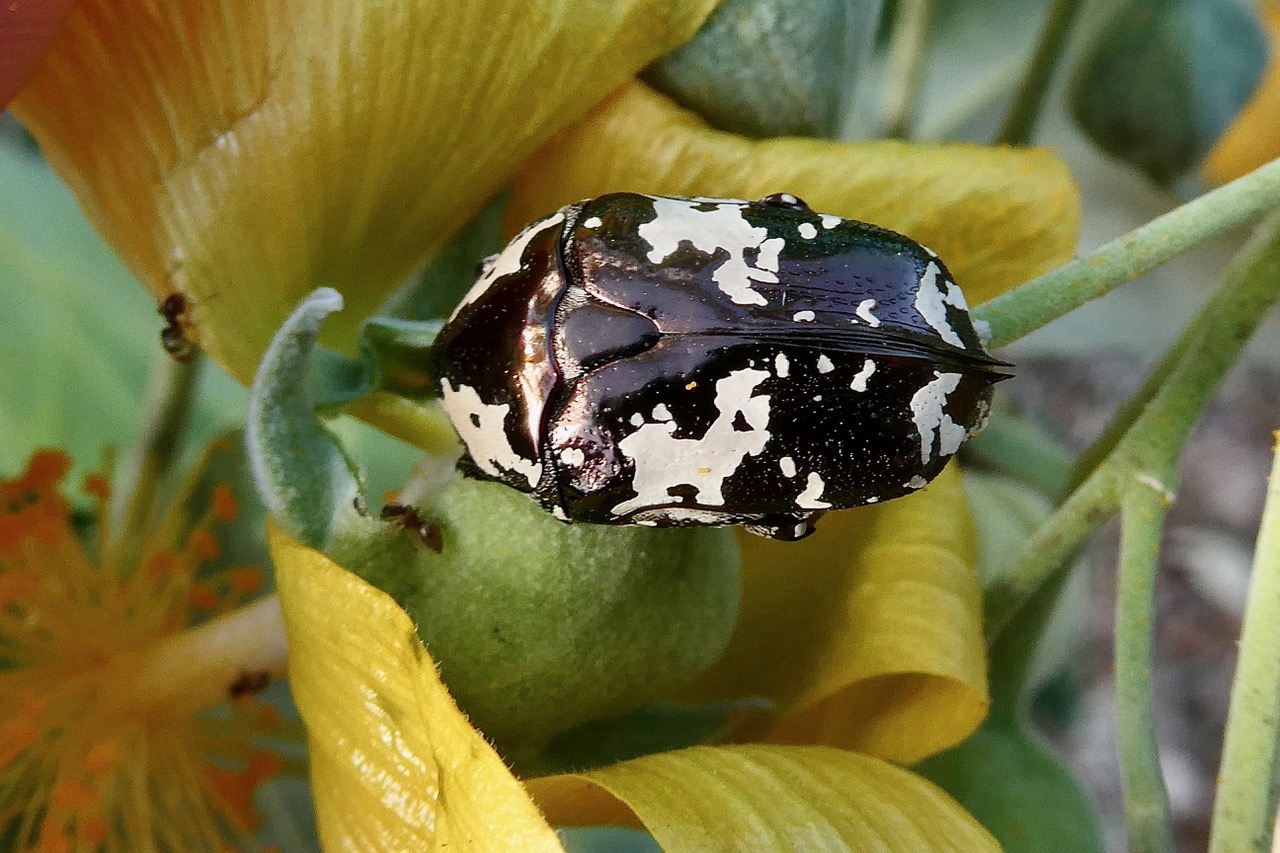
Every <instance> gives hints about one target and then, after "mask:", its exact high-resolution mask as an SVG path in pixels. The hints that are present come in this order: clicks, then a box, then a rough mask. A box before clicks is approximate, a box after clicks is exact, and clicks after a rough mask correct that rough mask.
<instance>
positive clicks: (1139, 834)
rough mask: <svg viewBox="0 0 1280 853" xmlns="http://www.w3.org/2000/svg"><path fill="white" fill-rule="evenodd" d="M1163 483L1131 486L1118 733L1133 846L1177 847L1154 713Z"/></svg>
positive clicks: (1121, 604) (1119, 620)
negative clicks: (1153, 666)
mask: <svg viewBox="0 0 1280 853" xmlns="http://www.w3.org/2000/svg"><path fill="white" fill-rule="evenodd" d="M1157 484H1158V481H1157V483H1153V484H1151V485H1148V484H1147V483H1146V482H1145V481H1137V480H1135V481H1133V482H1132V483H1131V485H1130V486H1129V487H1128V488H1127V489H1126V491H1125V495H1124V501H1123V509H1122V511H1121V515H1120V519H1121V523H1120V573H1119V577H1118V579H1117V590H1116V664H1115V665H1116V736H1117V739H1118V741H1119V746H1120V779H1121V783H1122V785H1123V788H1124V813H1125V822H1126V823H1127V825H1128V829H1129V849H1130V850H1134V851H1139V853H1146V852H1147V851H1170V850H1173V831H1172V828H1171V826H1170V823H1169V796H1168V794H1167V792H1166V791H1165V787H1164V777H1163V776H1161V774H1160V757H1159V753H1158V751H1157V748H1156V735H1155V727H1154V724H1153V720H1152V712H1153V710H1154V707H1155V703H1154V702H1153V697H1152V691H1151V637H1152V632H1153V627H1154V623H1155V583H1156V567H1157V563H1158V559H1159V556H1160V536H1161V533H1162V531H1163V528H1164V516H1165V509H1166V507H1167V505H1168V502H1169V497H1168V495H1167V493H1165V492H1164V490H1163V489H1161V488H1157V487H1153V486H1155V485H1157Z"/></svg>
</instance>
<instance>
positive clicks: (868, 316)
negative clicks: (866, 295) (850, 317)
mask: <svg viewBox="0 0 1280 853" xmlns="http://www.w3.org/2000/svg"><path fill="white" fill-rule="evenodd" d="M875 307H876V301H875V300H874V299H864V300H862V301H861V302H859V303H858V308H857V310H855V311H854V312H853V313H855V314H857V315H858V317H859V319H861V320H862V321H863V322H864V323H866V324H867V325H868V326H870V327H871V328H873V329H874V328H875V327H876V326H879V325H880V318H879V317H877V316H876V315H875V314H872V313H871V309H872V308H875Z"/></svg>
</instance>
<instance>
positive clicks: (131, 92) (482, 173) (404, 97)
mask: <svg viewBox="0 0 1280 853" xmlns="http://www.w3.org/2000/svg"><path fill="white" fill-rule="evenodd" d="M714 6H715V0H612V1H611V2H592V3H580V2H575V0H553V2H540V3H534V4H529V3H513V2H511V0H467V2H465V3H457V2H438V0H407V2H396V3H360V4H354V5H352V4H338V5H336V6H335V5H331V4H327V3H306V2H293V1H292V0H266V2H250V3H245V2H241V0H209V2H190V0H180V2H172V3H164V4H161V5H159V6H155V7H147V6H140V5H137V4H131V5H128V6H121V5H120V4H119V3H117V2H114V0H83V2H79V3H77V4H76V6H75V9H74V10H73V11H72V12H71V14H70V16H69V17H68V19H67V22H66V24H65V26H64V27H63V30H62V33H61V34H60V35H59V37H58V40H57V41H56V43H55V44H54V46H53V48H52V51H51V52H50V53H49V55H48V56H46V57H45V59H44V60H43V61H42V62H41V64H40V66H39V68H38V69H37V70H36V73H35V75H34V76H33V77H32V79H31V81H30V83H29V84H28V86H27V88H26V89H25V90H24V91H23V92H22V93H21V94H20V95H19V97H18V98H17V99H16V100H15V101H14V103H13V110H14V112H15V113H16V114H17V115H18V116H19V118H20V119H21V120H22V121H23V122H24V123H25V124H26V125H27V127H28V128H29V129H30V130H31V132H32V133H33V134H34V135H35V137H36V139H37V140H38V141H39V142H40V145H41V147H42V148H43V150H44V152H45V155H46V157H47V158H48V159H49V162H50V163H52V164H53V166H54V167H55V168H56V169H57V171H58V173H59V174H60V175H61V176H62V177H63V179H64V180H66V182H67V183H68V184H69V185H70V186H71V188H72V189H73V190H74V191H75V192H76V194H77V195H78V196H79V198H80V203H81V205H83V207H84V208H85V211H86V212H87V213H88V215H89V218H90V219H91V220H93V222H94V224H95V225H96V226H97V227H98V229H99V230H100V231H101V232H102V234H103V235H104V236H105V237H106V239H107V242H108V243H110V244H111V246H112V247H113V248H114V249H115V250H116V251H117V252H118V253H119V254H120V256H121V257H122V258H123V259H124V261H125V262H126V264H128V266H129V267H130V269H131V270H132V271H133V273H134V274H135V275H136V276H137V277H138V279H139V280H140V281H141V282H142V283H143V284H144V285H146V286H147V288H148V289H150V290H151V292H152V293H153V294H155V296H156V299H157V300H163V299H164V298H165V297H167V296H168V295H169V294H170V293H172V292H175V291H176V292H178V293H181V294H183V295H184V296H185V297H186V301H187V303H188V305H189V309H188V311H187V312H186V314H185V316H184V318H183V321H184V323H185V324H186V328H187V331H188V333H189V334H190V335H191V336H192V337H194V338H195V339H196V340H198V341H199V342H200V344H201V345H202V346H203V347H204V348H205V350H206V351H207V352H208V353H209V354H210V355H211V356H212V357H213V358H214V359H216V360H217V361H218V362H220V363H221V364H222V365H223V366H224V367H226V368H227V369H228V371H230V372H231V374H232V375H234V376H235V377H236V378H238V379H239V380H240V381H241V382H242V383H244V384H246V385H247V384H248V383H249V380H250V379H251V378H252V376H253V371H254V369H255V368H256V367H257V364H258V360H259V358H260V357H261V355H262V352H263V350H264V349H265V348H266V345H267V342H268V341H269V340H270V339H271V335H272V333H273V332H274V331H275V329H276V328H277V327H278V326H279V325H280V323H281V322H282V321H283V320H284V318H285V317H286V316H287V315H288V313H289V312H290V311H291V310H292V309H293V306H294V305H296V304H297V302H298V300H299V299H300V298H301V297H302V296H303V295H304V294H306V293H308V292H310V291H311V290H313V289H314V288H316V287H318V286H320V285H328V286H331V287H334V288H337V289H338V290H339V291H341V292H342V293H343V295H344V297H345V298H346V301H347V306H348V310H347V311H345V312H343V313H342V314H341V315H339V316H337V317H335V318H334V322H333V323H331V324H330V328H329V329H328V330H327V331H328V332H329V333H330V334H331V336H332V338H331V340H332V341H333V342H335V343H339V344H343V343H345V344H346V345H347V346H351V345H352V344H353V343H354V331H355V328H356V326H357V325H358V324H359V322H360V320H362V319H363V318H364V317H365V316H367V315H368V314H369V312H370V311H371V310H372V309H373V308H375V307H376V306H378V305H379V304H380V303H381V302H382V301H383V300H384V299H386V297H387V296H388V295H390V293H391V292H392V291H393V290H394V289H395V288H396V287H398V286H399V285H400V284H401V283H402V281H403V280H404V279H405V277H406V276H407V275H408V274H409V273H410V272H412V271H413V269H414V268H415V267H416V266H417V265H418V264H420V263H421V262H422V261H423V259H424V258H426V257H427V256H428V255H430V254H431V253H432V252H433V251H435V250H436V249H438V248H439V247H440V246H441V245H442V244H443V243H444V241H445V240H446V239H447V238H448V237H449V236H451V235H452V234H453V232H454V231H456V230H457V229H458V228H460V227H461V226H462V225H463V223H465V222H466V221H467V219H468V218H469V217H470V216H471V214H473V213H475V212H476V211H477V210H478V209H479V208H480V206H481V205H482V204H483V203H484V202H485V201H486V200H488V199H489V197H491V196H492V195H493V194H494V193H496V192H497V191H498V190H500V189H501V188H502V187H503V185H504V184H505V183H506V182H507V181H509V180H510V178H511V176H512V175H513V174H514V172H515V169H516V167H517V166H518V164H519V163H520V162H521V161H522V160H523V159H524V158H525V157H527V156H528V155H529V154H530V153H531V152H532V151H533V150H534V148H536V147H537V146H538V145H540V144H541V143H542V142H544V141H545V140H546V139H547V138H548V137H550V136H551V135H552V134H554V133H555V132H556V131H558V130H560V129H561V128H563V127H565V126H566V125H567V124H569V123H570V122H572V121H574V120H575V119H578V118H580V117H581V116H582V115H583V114H584V113H585V112H586V111H587V109H588V108H589V107H590V106H591V105H592V104H594V103H595V102H596V101H598V100H600V98H602V97H603V96H604V95H605V94H607V93H608V92H609V91H610V90H612V89H614V88H615V87H617V86H618V85H620V84H621V83H623V82H624V81H626V80H627V79H628V78H629V77H631V76H632V75H633V74H635V73H636V72H637V71H639V70H640V69H641V68H643V67H644V66H645V65H646V64H648V63H649V62H650V61H652V60H653V59H654V58H656V57H658V56H660V55H662V54H663V53H666V52H668V51H670V50H673V49H674V48H676V47H678V46H679V45H680V44H682V43H684V42H685V41H687V40H688V39H689V38H691V37H692V36H693V34H694V32H696V30H697V28H698V26H699V25H700V24H701V23H702V21H703V19H704V18H705V17H706V16H707V14H708V13H709V12H710V11H711V9H712V8H713V7H714Z"/></svg>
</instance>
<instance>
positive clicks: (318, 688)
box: [270, 526, 562, 851]
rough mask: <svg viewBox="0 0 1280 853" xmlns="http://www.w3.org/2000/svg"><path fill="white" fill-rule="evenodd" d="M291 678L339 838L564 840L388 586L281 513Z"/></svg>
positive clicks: (502, 845) (323, 813)
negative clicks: (477, 724) (321, 546)
mask: <svg viewBox="0 0 1280 853" xmlns="http://www.w3.org/2000/svg"><path fill="white" fill-rule="evenodd" d="M270 544H271V552H272V557H273V559H274V561H275V564H276V567H277V581H278V584H279V589H280V600H281V604H282V607H283V610H284V615H285V624H286V627H287V629H288V634H289V683H290V686H291V688H292V690H293V697H294V700H295V701H296V703H297V705H298V710H299V712H300V713H301V714H302V718H303V720H304V721H305V723H306V725H307V732H308V741H309V744H310V759H311V779H312V789H313V791H314V795H315V802H316V816H317V822H318V824H319V827H320V838H321V841H322V842H323V843H324V845H325V848H326V849H329V850H434V849H443V848H446V847H447V849H449V850H476V851H489V850H532V851H537V850H562V847H561V846H560V843H559V842H558V841H557V839H556V836H555V833H554V832H552V831H551V828H550V827H549V826H548V825H547V823H546V821H545V820H543V818H542V816H541V815H540V814H539V813H538V809H537V808H536V807H535V806H534V805H533V803H532V801H530V799H529V796H528V795H527V794H526V793H525V792H524V790H523V789H522V788H521V787H520V783H519V782H517V781H516V779H515V777H514V776H512V775H511V773H510V772H509V771H508V770H507V768H506V765H504V764H503V763H502V759H501V758H499V757H498V755H497V753H495V752H494V751H493V749H492V748H491V747H490V746H489V744H488V743H486V742H485V740H484V738H483V737H482V736H481V735H480V733H479V732H477V731H476V730H475V729H473V728H472V727H471V726H470V724H468V723H467V720H466V718H465V717H463V715H462V713H461V712H460V711H459V710H458V707H457V706H456V705H455V704H454V702H453V699H452V698H451V697H450V696H449V693H448V691H447V690H446V689H445V687H444V685H443V684H442V683H441V682H440V679H439V677H438V676H437V674H436V669H435V665H434V664H433V663H432V661H431V658H430V657H429V656H428V654H427V651H426V649H425V648H423V646H422V643H421V641H420V640H419V639H418V634H417V632H416V631H415V630H414V627H413V624H412V623H411V622H410V620H409V617H408V616H406V615H405V613H404V611H403V610H401V609H400V608H399V607H398V606H397V605H396V604H395V602H394V601H392V600H391V598H390V596H388V595H386V594H385V593H383V592H381V591H379V590H377V589H374V588H373V587H371V586H369V585H368V584H366V583H364V582H363V581H361V580H360V579H359V578H357V577H356V576H355V575H353V574H351V573H349V572H347V571H346V570H344V569H343V568H341V567H340V566H338V565H337V564H336V563H334V562H332V561H331V560H329V559H328V558H326V557H324V556H323V555H321V554H319V553H317V552H315V551H312V550H310V549H308V548H305V547H303V546H302V545H299V544H298V543H297V542H295V541H293V540H292V539H290V538H289V537H288V536H287V535H286V534H284V533H282V532H281V531H280V530H278V529H277V528H275V527H274V526H272V528H271V530H270Z"/></svg>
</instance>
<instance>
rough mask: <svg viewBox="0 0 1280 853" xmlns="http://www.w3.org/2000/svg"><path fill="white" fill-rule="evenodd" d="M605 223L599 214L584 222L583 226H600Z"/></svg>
mask: <svg viewBox="0 0 1280 853" xmlns="http://www.w3.org/2000/svg"><path fill="white" fill-rule="evenodd" d="M603 224H604V222H603V221H602V220H601V219H600V217H599V216H592V217H589V218H588V219H587V220H586V221H585V222H583V223H582V227H583V228H599V227H600V226H601V225H603Z"/></svg>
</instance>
